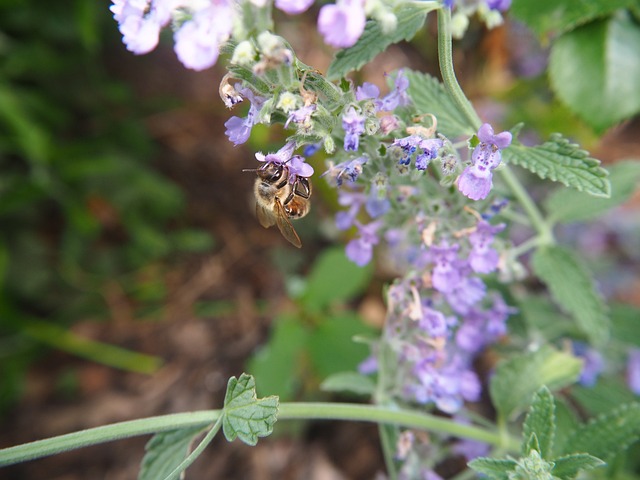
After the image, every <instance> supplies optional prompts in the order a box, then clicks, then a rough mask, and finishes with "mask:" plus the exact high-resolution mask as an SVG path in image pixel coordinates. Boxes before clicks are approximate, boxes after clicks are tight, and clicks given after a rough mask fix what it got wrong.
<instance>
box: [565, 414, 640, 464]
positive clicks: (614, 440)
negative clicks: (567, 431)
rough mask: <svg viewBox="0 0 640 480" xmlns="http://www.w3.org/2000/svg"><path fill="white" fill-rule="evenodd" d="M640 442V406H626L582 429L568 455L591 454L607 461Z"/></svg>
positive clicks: (570, 442)
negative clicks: (634, 443) (639, 440)
mask: <svg viewBox="0 0 640 480" xmlns="http://www.w3.org/2000/svg"><path fill="white" fill-rule="evenodd" d="M638 439H640V404H639V403H631V404H627V405H623V406H622V407H620V408H618V409H616V410H614V411H613V412H611V413H608V414H604V415H600V416H598V417H596V418H595V419H593V420H591V421H590V422H589V423H587V424H586V425H582V426H580V427H578V428H577V429H576V430H575V431H574V432H573V434H572V435H571V437H570V438H569V439H568V440H567V443H566V445H565V447H564V450H565V453H567V454H570V453H574V452H582V453H589V454H591V455H593V456H594V457H598V458H601V459H604V460H607V459H608V458H609V457H610V456H611V455H613V454H615V453H618V452H620V451H622V450H624V449H625V448H626V447H628V446H629V445H630V444H631V443H633V442H635V441H636V440H638Z"/></svg>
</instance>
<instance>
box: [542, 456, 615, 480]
mask: <svg viewBox="0 0 640 480" xmlns="http://www.w3.org/2000/svg"><path fill="white" fill-rule="evenodd" d="M553 463H555V465H554V467H553V469H552V470H551V473H552V474H553V476H554V477H558V478H561V479H563V480H570V479H572V478H575V476H576V475H577V474H578V472H580V471H581V470H593V469H594V468H597V467H600V466H602V465H604V464H605V463H604V462H603V461H602V460H600V459H599V458H596V457H593V456H591V455H589V454H586V453H574V454H572V455H566V456H564V457H560V458H554V459H553Z"/></svg>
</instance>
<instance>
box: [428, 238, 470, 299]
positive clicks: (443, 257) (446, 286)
mask: <svg viewBox="0 0 640 480" xmlns="http://www.w3.org/2000/svg"><path fill="white" fill-rule="evenodd" d="M459 249H460V245H457V244H455V245H452V246H449V244H448V243H446V242H444V241H443V242H441V243H440V245H439V246H436V245H433V246H431V248H430V249H429V253H430V255H431V258H432V260H433V264H434V267H433V272H432V274H431V275H432V278H431V281H432V282H433V288H435V289H436V290H438V291H439V292H442V293H447V292H451V291H453V290H454V289H455V288H456V286H458V284H459V283H460V280H461V279H462V275H461V273H460V269H459V261H458V250H459Z"/></svg>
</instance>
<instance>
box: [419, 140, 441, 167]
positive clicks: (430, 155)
mask: <svg viewBox="0 0 640 480" xmlns="http://www.w3.org/2000/svg"><path fill="white" fill-rule="evenodd" d="M420 148H422V153H419V154H418V155H417V156H416V168H417V169H418V170H426V169H427V167H428V166H429V163H431V160H433V159H434V158H436V157H437V156H438V150H440V148H442V140H440V139H438V138H429V139H426V140H422V141H421V142H420Z"/></svg>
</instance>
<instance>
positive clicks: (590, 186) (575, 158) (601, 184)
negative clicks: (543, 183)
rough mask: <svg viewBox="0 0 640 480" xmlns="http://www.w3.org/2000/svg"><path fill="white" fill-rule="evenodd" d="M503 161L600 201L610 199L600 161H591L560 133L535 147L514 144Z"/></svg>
mask: <svg viewBox="0 0 640 480" xmlns="http://www.w3.org/2000/svg"><path fill="white" fill-rule="evenodd" d="M503 158H504V159H505V161H506V162H508V163H513V164H515V165H519V166H521V167H522V168H526V169H527V170H529V171H530V172H531V173H535V174H536V175H538V176H539V177H540V178H542V179H545V178H548V179H549V180H552V181H554V182H560V183H562V184H564V185H566V186H567V187H572V188H575V189H576V190H578V191H580V192H585V193H588V194H591V195H595V196H597V197H609V196H610V195H611V184H610V183H609V179H608V178H607V175H608V173H607V171H606V170H605V169H604V168H602V167H601V166H600V160H596V159H595V158H591V157H589V152H587V151H585V150H581V149H580V148H579V146H578V145H576V144H574V143H571V142H570V141H569V140H567V139H566V138H564V137H563V136H562V135H560V134H559V133H554V134H552V135H551V137H550V138H549V140H548V141H546V142H545V143H543V144H542V145H536V146H535V147H526V146H524V145H522V144H519V143H518V144H512V145H511V146H509V147H507V148H506V149H504V150H503Z"/></svg>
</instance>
